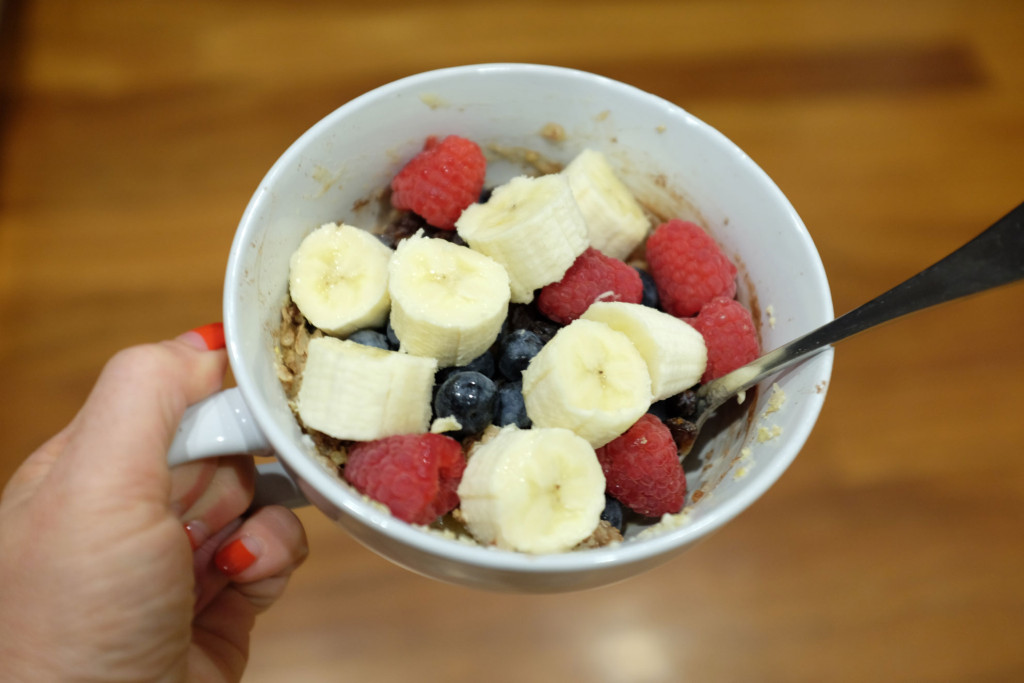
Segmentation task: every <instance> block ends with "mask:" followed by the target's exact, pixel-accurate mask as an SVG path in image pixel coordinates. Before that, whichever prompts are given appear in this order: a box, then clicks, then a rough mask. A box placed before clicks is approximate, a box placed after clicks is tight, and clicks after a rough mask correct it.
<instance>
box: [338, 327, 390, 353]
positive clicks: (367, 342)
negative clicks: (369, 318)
mask: <svg viewBox="0 0 1024 683" xmlns="http://www.w3.org/2000/svg"><path fill="white" fill-rule="evenodd" d="M348 340H349V341H354V342H355V343H357V344H363V345H364V346H374V347H376V348H378V349H384V350H385V351H390V350H391V347H390V346H389V345H388V338H387V335H385V334H384V333H383V332H381V331H380V330H356V331H355V332H353V333H352V334H350V335H349V336H348Z"/></svg>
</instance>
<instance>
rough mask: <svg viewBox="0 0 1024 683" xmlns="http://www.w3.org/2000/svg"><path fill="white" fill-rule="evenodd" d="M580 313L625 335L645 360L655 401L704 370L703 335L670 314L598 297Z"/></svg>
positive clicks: (681, 387)
mask: <svg viewBox="0 0 1024 683" xmlns="http://www.w3.org/2000/svg"><path fill="white" fill-rule="evenodd" d="M581 317H582V318H583V319H585V320H593V321H596V322H599V323H604V324H605V325H607V326H608V327H610V328H612V329H613V330H618V331H619V332H622V333H623V334H625V335H626V336H627V337H629V340H630V341H631V342H633V346H635V347H636V348H637V350H638V351H640V355H641V356H643V358H644V361H646V362H647V371H648V372H649V373H650V375H651V393H652V394H654V400H655V401H660V400H661V399H663V398H668V397H669V396H675V395H676V394H678V393H679V392H681V391H683V390H684V389H689V388H690V387H692V386H693V385H694V384H696V383H697V382H698V381H700V378H701V375H703V374H704V368H705V366H707V363H708V348H707V346H706V345H705V344H704V337H702V336H701V334H700V332H698V331H697V330H695V329H694V328H693V327H691V326H690V325H689V323H686V322H685V321H683V320H680V319H679V318H677V317H675V316H673V315H669V314H668V313H663V312H661V311H659V310H657V309H654V308H651V307H649V306H643V305H641V304H630V303H626V302H624V301H598V302H596V303H593V304H591V305H590V307H589V308H587V310H586V312H585V313H584V314H583V315H582V316H581Z"/></svg>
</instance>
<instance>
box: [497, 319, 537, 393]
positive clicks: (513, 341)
mask: <svg viewBox="0 0 1024 683" xmlns="http://www.w3.org/2000/svg"><path fill="white" fill-rule="evenodd" d="M543 346H544V342H542V341H541V340H540V337H538V336H537V335H536V334H534V333H533V332H531V331H530V330H512V331H511V332H509V333H508V336H506V337H505V338H504V339H503V340H502V342H501V355H500V356H499V357H498V369H499V370H501V374H503V375H505V377H507V378H508V379H510V380H512V381H513V382H514V381H516V380H517V379H519V378H520V377H522V376H523V370H525V369H526V366H527V365H529V364H530V361H531V360H532V359H533V357H534V356H536V355H537V354H538V353H540V350H541V348H542V347H543Z"/></svg>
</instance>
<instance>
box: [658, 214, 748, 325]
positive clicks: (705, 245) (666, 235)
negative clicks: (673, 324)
mask: <svg viewBox="0 0 1024 683" xmlns="http://www.w3.org/2000/svg"><path fill="white" fill-rule="evenodd" d="M647 265H648V267H649V268H650V271H651V276H652V277H654V281H655V282H656V283H657V285H658V295H659V297H660V299H661V305H662V308H664V310H666V311H667V312H669V313H671V314H672V315H674V316H678V317H680V318H684V317H689V316H692V315H695V314H696V313H697V312H698V311H700V309H701V306H703V305H704V304H706V303H707V302H709V301H711V300H712V299H714V298H715V297H718V296H724V297H727V298H729V299H731V298H733V297H734V296H736V266H734V265H733V264H732V262H731V261H730V260H729V259H728V257H727V256H726V255H725V254H724V253H723V252H722V250H721V248H720V247H719V246H718V244H717V243H716V242H715V241H714V240H713V239H712V238H711V235H709V234H708V233H706V232H705V231H704V229H703V228H701V227H700V226H699V225H697V224H696V223H692V222H690V221H683V220H679V219H673V220H670V221H668V222H667V223H663V224H661V225H660V226H658V228H657V229H656V230H655V231H654V232H653V233H651V236H650V237H649V238H648V239H647Z"/></svg>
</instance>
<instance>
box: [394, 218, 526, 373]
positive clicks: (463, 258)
mask: <svg viewBox="0 0 1024 683" xmlns="http://www.w3.org/2000/svg"><path fill="white" fill-rule="evenodd" d="M388 288H389V291H390V293H391V326H392V327H393V328H394V330H395V334H396V335H397V336H398V339H399V340H400V341H401V350H402V351H403V352H407V353H411V354H413V355H415V356H430V357H433V358H436V359H437V363H438V366H439V367H448V366H451V365H465V364H466V363H468V362H469V361H471V360H473V359H474V358H476V357H477V356H479V355H480V354H482V353H483V352H484V351H486V350H487V349H489V348H490V346H491V344H493V343H494V340H495V339H497V338H498V333H499V332H501V324H502V323H503V322H504V320H505V315H506V314H507V313H508V301H509V295H510V291H509V281H508V274H507V273H506V272H505V269H504V268H503V267H502V266H501V265H500V264H498V263H497V262H495V261H493V260H491V259H490V258H488V257H487V256H484V255H483V254H481V253H479V252H476V251H473V250H472V249H470V248H468V247H463V246H459V245H457V244H452V243H451V242H448V241H447V240H443V239H435V238H431V237H423V236H422V235H421V234H417V235H414V236H413V237H410V238H408V239H406V240H403V241H402V243H401V244H399V245H398V249H396V250H395V253H394V256H392V257H391V265H390V267H389V285H388Z"/></svg>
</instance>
